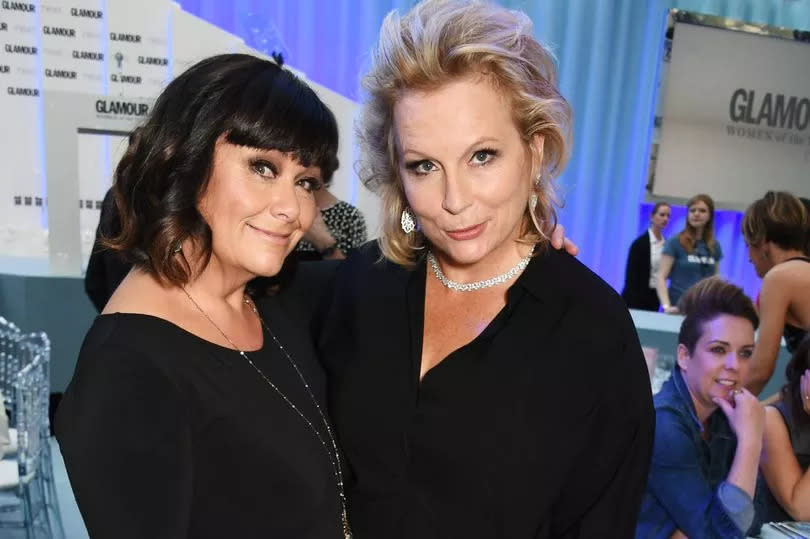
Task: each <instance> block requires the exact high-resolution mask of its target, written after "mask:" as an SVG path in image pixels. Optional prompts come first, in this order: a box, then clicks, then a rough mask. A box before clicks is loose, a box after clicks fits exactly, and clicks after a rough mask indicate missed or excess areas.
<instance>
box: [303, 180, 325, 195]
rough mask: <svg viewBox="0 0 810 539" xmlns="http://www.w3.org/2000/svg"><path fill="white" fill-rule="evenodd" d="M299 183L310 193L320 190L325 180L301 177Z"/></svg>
mask: <svg viewBox="0 0 810 539" xmlns="http://www.w3.org/2000/svg"><path fill="white" fill-rule="evenodd" d="M297 184H298V185H300V186H301V187H303V188H304V189H306V191H307V192H308V193H312V192H314V191H320V190H321V188H322V187H323V181H322V180H319V179H318V178H301V179H299V180H298V182H297Z"/></svg>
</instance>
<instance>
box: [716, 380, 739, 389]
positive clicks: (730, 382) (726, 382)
mask: <svg viewBox="0 0 810 539" xmlns="http://www.w3.org/2000/svg"><path fill="white" fill-rule="evenodd" d="M714 381H715V382H717V383H718V384H720V385H721V386H723V387H727V388H729V389H732V388H735V387H737V382H738V381H737V380H730V379H728V378H716V379H715V380H714Z"/></svg>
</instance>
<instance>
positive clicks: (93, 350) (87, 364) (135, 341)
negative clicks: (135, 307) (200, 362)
mask: <svg viewBox="0 0 810 539" xmlns="http://www.w3.org/2000/svg"><path fill="white" fill-rule="evenodd" d="M191 341H192V335H191V334H190V333H188V332H187V331H185V330H183V329H182V328H180V327H179V326H176V325H175V324H173V323H172V322H169V321H168V320H164V319H162V318H159V317H156V316H152V315H148V314H138V313H120V312H118V313H110V314H103V315H99V316H97V317H96V318H95V320H94V321H93V324H92V325H91V326H90V329H89V330H88V331H87V334H86V335H85V338H84V342H83V343H82V347H81V350H80V352H79V361H78V364H77V368H76V372H77V374H79V373H80V372H82V371H85V370H87V369H103V370H127V371H129V370H134V371H147V370H151V369H155V368H157V369H159V370H163V369H162V368H161V367H163V364H164V363H166V362H168V361H169V360H170V359H171V358H172V357H177V356H178V354H179V355H183V353H184V351H185V352H186V353H187V352H188V349H189V345H191V344H193V343H192V342H191Z"/></svg>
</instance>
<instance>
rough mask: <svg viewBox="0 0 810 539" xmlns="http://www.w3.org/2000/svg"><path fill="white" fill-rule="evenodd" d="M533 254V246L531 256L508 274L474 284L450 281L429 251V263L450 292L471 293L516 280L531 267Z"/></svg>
mask: <svg viewBox="0 0 810 539" xmlns="http://www.w3.org/2000/svg"><path fill="white" fill-rule="evenodd" d="M533 252H534V246H532V250H531V252H530V253H529V256H527V257H525V258H521V259H520V261H519V262H518V263H517V264H516V265H515V266H514V267H513V268H512V269H510V270H509V271H507V272H506V273H501V274H500V275H496V276H495V277H492V278H490V279H484V280H483V281H474V282H472V283H459V282H456V281H454V280H452V279H448V278H447V276H446V275H445V274H444V272H442V268H440V267H439V263H438V262H437V261H436V257H435V256H433V253H432V252H431V251H428V254H427V261H428V264H430V269H432V270H433V275H435V276H436V279H438V280H439V282H440V283H442V284H443V285H444V286H446V287H447V288H449V289H450V290H457V291H459V292H471V291H473V290H481V289H482V288H491V287H493V286H497V285H499V284H502V283H505V282H506V281H508V280H510V279H512V278H514V277H515V276H516V275H520V274H521V273H522V272H523V270H525V269H526V266H528V265H529V262H531V260H532V253H533Z"/></svg>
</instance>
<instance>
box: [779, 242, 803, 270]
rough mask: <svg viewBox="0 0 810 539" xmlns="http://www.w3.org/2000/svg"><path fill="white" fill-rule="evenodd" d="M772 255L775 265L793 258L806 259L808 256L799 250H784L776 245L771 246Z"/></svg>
mask: <svg viewBox="0 0 810 539" xmlns="http://www.w3.org/2000/svg"><path fill="white" fill-rule="evenodd" d="M770 255H771V261H772V262H773V265H774V266H775V265H777V264H781V263H782V262H785V261H787V260H790V259H791V258H806V257H807V255H806V254H805V253H804V251H800V250H798V249H782V248H781V247H778V246H776V245H774V244H771V248H770Z"/></svg>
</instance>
